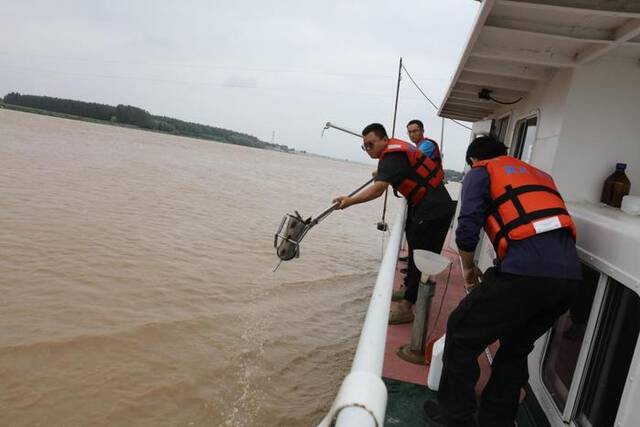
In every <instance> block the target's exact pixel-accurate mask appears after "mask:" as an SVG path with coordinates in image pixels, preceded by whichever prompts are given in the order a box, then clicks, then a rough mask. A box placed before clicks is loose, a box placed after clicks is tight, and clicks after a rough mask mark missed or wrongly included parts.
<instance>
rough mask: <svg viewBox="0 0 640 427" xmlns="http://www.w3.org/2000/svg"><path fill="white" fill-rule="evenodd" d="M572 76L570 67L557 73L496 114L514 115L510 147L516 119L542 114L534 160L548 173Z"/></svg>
mask: <svg viewBox="0 0 640 427" xmlns="http://www.w3.org/2000/svg"><path fill="white" fill-rule="evenodd" d="M571 76H572V70H570V69H569V70H563V71H558V72H556V74H555V75H554V77H553V78H552V79H551V80H550V81H548V82H543V83H540V84H539V85H538V87H537V88H536V89H535V90H533V91H532V92H531V93H530V94H529V96H527V98H526V99H524V100H523V101H522V102H519V103H517V104H514V105H505V106H504V107H503V108H501V109H500V110H499V112H498V114H496V117H501V116H503V115H504V114H506V113H510V114H511V117H510V119H509V128H508V131H507V136H506V140H505V144H507V145H508V146H511V144H512V143H513V139H514V132H515V124H516V122H517V121H518V120H520V119H523V118H526V117H530V116H532V115H534V114H537V115H538V128H537V132H536V139H535V143H534V145H533V152H532V155H531V160H530V163H531V164H533V165H535V166H536V167H538V168H540V169H542V170H544V171H546V172H551V169H552V166H553V158H554V157H555V154H556V149H557V147H558V139H559V137H560V132H561V129H562V123H563V114H564V110H565V105H566V98H567V95H568V93H569V87H570V83H571Z"/></svg>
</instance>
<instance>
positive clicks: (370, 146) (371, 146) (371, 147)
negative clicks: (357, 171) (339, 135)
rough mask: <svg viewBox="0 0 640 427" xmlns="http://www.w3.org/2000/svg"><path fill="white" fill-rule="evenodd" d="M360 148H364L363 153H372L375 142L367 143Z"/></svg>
mask: <svg viewBox="0 0 640 427" xmlns="http://www.w3.org/2000/svg"><path fill="white" fill-rule="evenodd" d="M360 148H362V151H371V150H372V149H373V142H365V143H364V144H362V145H361V146H360Z"/></svg>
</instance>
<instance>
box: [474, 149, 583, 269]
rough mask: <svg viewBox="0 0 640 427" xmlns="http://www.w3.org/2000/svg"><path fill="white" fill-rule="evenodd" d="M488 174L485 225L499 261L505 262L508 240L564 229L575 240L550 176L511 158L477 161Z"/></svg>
mask: <svg viewBox="0 0 640 427" xmlns="http://www.w3.org/2000/svg"><path fill="white" fill-rule="evenodd" d="M473 167H474V168H477V167H483V168H485V169H486V170H487V172H488V174H489V182H490V195H491V202H492V204H491V211H490V212H489V215H488V216H487V220H486V223H485V226H484V229H485V231H486V232H487V235H488V236H489V238H490V239H491V242H492V243H493V247H494V249H495V250H496V254H497V255H498V259H500V260H502V259H504V257H505V255H506V254H507V249H508V247H509V241H511V240H522V239H526V238H528V237H531V236H535V235H536V234H541V233H544V232H547V231H551V230H556V229H559V228H567V229H568V230H569V232H570V233H571V236H572V237H573V238H574V239H575V238H576V226H575V224H574V223H573V220H572V219H571V216H570V215H569V212H567V207H566V206H565V204H564V200H562V196H561V195H560V193H559V192H558V189H557V188H556V185H555V183H554V182H553V178H551V176H550V175H549V174H547V173H545V172H543V171H541V170H539V169H537V168H535V167H533V166H531V165H529V164H527V163H525V162H523V161H521V160H518V159H516V158H514V157H511V156H500V157H496V158H493V159H490V160H483V161H480V162H476V164H475V165H473Z"/></svg>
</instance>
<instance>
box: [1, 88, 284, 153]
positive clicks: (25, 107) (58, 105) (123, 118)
mask: <svg viewBox="0 0 640 427" xmlns="http://www.w3.org/2000/svg"><path fill="white" fill-rule="evenodd" d="M2 105H3V106H4V107H5V108H8V109H12V110H16V111H22V112H27V113H34V114H41V115H46V116H51V117H58V118H66V119H70V120H79V121H84V122H90V123H99V124H109V125H117V126H122V127H128V128H135V129H142V130H150V131H154V132H158V133H163V134H168V135H178V136H186V137H192V138H197V139H203V140H210V141H215V142H220V143H223V144H233V145H244V146H247V147H254V148H260V149H266V150H274V151H280V152H286V153H292V152H295V151H296V150H294V149H293V148H289V147H288V146H286V145H283V144H275V143H269V142H266V141H262V140H260V139H259V138H257V137H255V136H253V135H249V134H246V133H243V132H238V131H234V130H230V129H225V128H220V127H216V126H211V125H206V124H202V123H196V122H189V121H185V120H180V119H176V118H174V117H167V116H161V115H154V114H151V113H150V112H148V111H147V110H144V109H142V108H139V107H136V106H133V105H124V104H118V105H116V106H114V105H109V104H99V103H96V102H86V101H78V100H75V99H65V98H55V97H50V96H41V95H28V94H20V93H18V92H10V93H8V94H6V95H5V96H4V97H3V98H0V106H2Z"/></svg>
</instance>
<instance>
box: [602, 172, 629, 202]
mask: <svg viewBox="0 0 640 427" xmlns="http://www.w3.org/2000/svg"><path fill="white" fill-rule="evenodd" d="M626 168H627V164H626V163H616V171H615V172H614V173H612V174H611V175H609V177H608V178H607V179H606V180H605V181H604V186H603V187H602V196H601V197H600V201H601V202H602V203H605V204H607V205H609V206H613V207H614V208H619V207H620V205H621V204H622V198H623V197H624V196H626V195H627V194H629V190H630V189H631V181H629V178H627V174H625V173H624V171H625V169H626Z"/></svg>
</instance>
